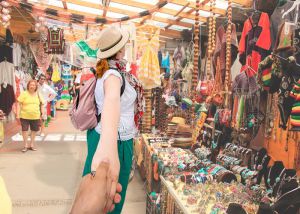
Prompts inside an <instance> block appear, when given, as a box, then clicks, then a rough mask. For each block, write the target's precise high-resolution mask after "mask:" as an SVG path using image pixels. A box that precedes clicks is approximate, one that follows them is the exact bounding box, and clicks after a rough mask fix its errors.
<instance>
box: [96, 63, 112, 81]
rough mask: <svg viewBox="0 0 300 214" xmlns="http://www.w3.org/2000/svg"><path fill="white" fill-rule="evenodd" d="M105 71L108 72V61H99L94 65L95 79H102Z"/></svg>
mask: <svg viewBox="0 0 300 214" xmlns="http://www.w3.org/2000/svg"><path fill="white" fill-rule="evenodd" d="M107 70H109V65H108V60H107V59H100V60H99V61H98V62H97V65H96V77H97V78H102V77H103V75H104V73H105V72H106V71H107Z"/></svg>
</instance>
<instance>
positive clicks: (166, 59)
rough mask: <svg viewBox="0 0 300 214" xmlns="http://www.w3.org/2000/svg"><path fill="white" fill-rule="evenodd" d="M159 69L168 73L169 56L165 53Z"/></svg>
mask: <svg viewBox="0 0 300 214" xmlns="http://www.w3.org/2000/svg"><path fill="white" fill-rule="evenodd" d="M161 67H162V68H165V69H166V73H170V54H169V52H167V53H166V54H165V55H163V57H162V61H161Z"/></svg>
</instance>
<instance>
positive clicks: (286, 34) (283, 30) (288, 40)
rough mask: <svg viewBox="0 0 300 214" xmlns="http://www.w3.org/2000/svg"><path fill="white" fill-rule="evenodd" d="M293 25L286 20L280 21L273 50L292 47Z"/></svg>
mask: <svg viewBox="0 0 300 214" xmlns="http://www.w3.org/2000/svg"><path fill="white" fill-rule="evenodd" d="M294 30H295V26H293V25H291V24H290V23H288V22H284V23H282V25H281V26H280V28H279V31H278V35H277V38H276V42H275V46H274V50H276V51H282V50H284V49H288V48H292V47H293V40H294Z"/></svg>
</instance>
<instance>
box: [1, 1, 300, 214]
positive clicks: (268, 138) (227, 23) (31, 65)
mask: <svg viewBox="0 0 300 214" xmlns="http://www.w3.org/2000/svg"><path fill="white" fill-rule="evenodd" d="M1 2H2V3H1V5H2V6H1V9H2V10H1V11H2V14H1V15H2V19H3V20H2V22H1V23H2V25H1V28H0V29H1V36H2V37H3V38H2V40H3V45H1V46H0V50H1V51H0V74H1V75H0V84H1V87H2V88H3V89H2V91H1V93H0V108H4V109H5V110H7V112H5V113H6V114H7V115H8V114H10V112H12V109H13V105H14V103H15V98H16V97H17V96H18V94H19V93H20V91H22V90H24V84H26V82H27V81H28V79H30V78H38V76H39V75H41V74H45V75H46V76H47V80H48V83H49V85H50V86H51V87H52V88H53V89H54V90H55V91H56V93H57V96H56V99H55V100H54V101H53V102H52V103H51V104H49V106H48V109H49V113H48V115H49V116H52V117H55V111H56V110H68V109H69V107H70V106H71V105H72V96H75V95H76V94H78V91H79V88H80V86H82V85H83V84H84V83H85V82H86V81H87V80H89V79H90V78H92V77H94V73H95V67H96V64H97V61H98V59H97V51H98V49H97V43H98V41H97V38H98V37H97V36H98V35H99V33H100V32H101V30H102V29H104V28H105V27H107V26H109V25H116V26H118V27H121V28H123V29H126V30H127V31H129V32H130V39H129V42H128V44H126V46H125V52H126V57H125V58H126V60H127V61H126V62H124V66H125V65H126V70H127V72H130V73H131V74H133V76H134V77H136V78H137V80H135V79H134V80H132V81H135V83H136V84H135V90H136V91H138V92H139V93H138V97H137V100H138V102H137V103H136V106H135V108H136V112H135V122H136V125H137V127H138V130H137V132H138V135H137V137H136V139H135V147H134V148H135V152H134V153H135V163H136V164H137V166H138V171H139V173H140V174H141V177H142V178H143V179H144V180H145V182H146V185H145V187H146V188H145V191H146V193H145V194H146V195H147V213H163V214H164V213H167V214H173V213H203V214H221V213H229V214H236V213H238V214H242V213H248V214H252V213H259V214H264V213H266V214H267V213H275V212H277V213H280V214H296V213H297V212H299V208H300V194H299V191H300V189H299V188H300V187H299V179H298V176H299V173H300V141H299V130H300V129H299V127H300V115H299V108H300V107H299V106H300V104H299V100H300V95H299V94H300V59H299V50H300V46H299V29H300V28H299V19H300V14H299V13H300V12H299V7H300V4H299V1H298V0H297V1H287V0H270V1H262V0H254V1H251V0H247V1H241V0H228V1H227V0H203V1H200V0H195V1H189V0H186V1H183V0H182V1H181V0H165V1H164V0H159V1H155V0H151V1H141V0H140V1H137V0H128V1H126V2H125V1H121V0H111V1H102V4H100V3H96V2H95V1H75V0H68V1H48V2H47V1H43V2H37V1H33V0H32V1H31V0H28V1H16V0H6V1H1ZM3 2H5V3H3ZM3 17H4V18H3ZM10 19H11V21H10V22H9V20H10ZM21 20H22V22H24V23H25V24H26V25H24V26H22V23H21V24H20V23H18V21H21ZM24 32H26V33H24ZM11 34H13V38H12V36H11ZM17 35H24V36H23V37H25V38H23V39H22V40H18V39H17V38H18V36H17ZM2 50H3V51H2ZM24 59H26V60H24ZM27 59H29V60H27ZM122 66H123V65H122ZM4 70H5V72H3V71H4ZM4 73H5V75H3V74H4ZM7 74H9V75H7ZM5 86H6V87H5ZM3 94H8V95H7V96H6V95H5V98H6V97H9V98H10V99H9V102H7V101H6V102H5V106H2V104H3V102H1V99H3V96H4V95H3ZM0 136H1V135H0ZM133 168H134V167H133Z"/></svg>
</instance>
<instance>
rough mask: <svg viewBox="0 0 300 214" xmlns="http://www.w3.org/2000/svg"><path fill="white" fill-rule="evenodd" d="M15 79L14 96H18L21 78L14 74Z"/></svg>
mask: <svg viewBox="0 0 300 214" xmlns="http://www.w3.org/2000/svg"><path fill="white" fill-rule="evenodd" d="M15 79H16V97H17V98H18V97H19V96H20V94H21V88H20V86H21V79H20V78H19V77H18V76H17V75H16V76H15Z"/></svg>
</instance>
